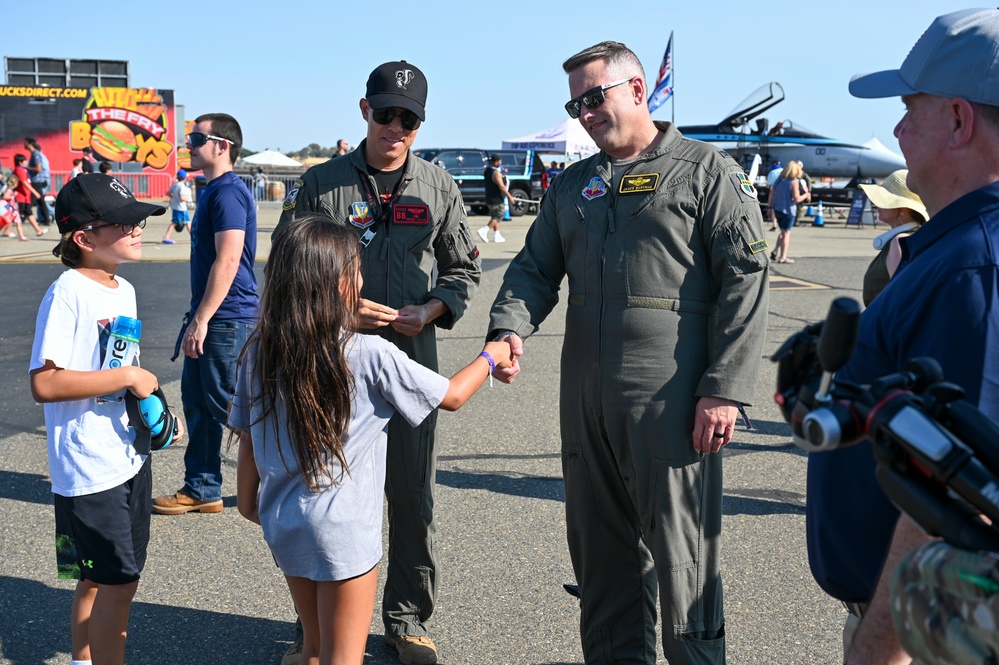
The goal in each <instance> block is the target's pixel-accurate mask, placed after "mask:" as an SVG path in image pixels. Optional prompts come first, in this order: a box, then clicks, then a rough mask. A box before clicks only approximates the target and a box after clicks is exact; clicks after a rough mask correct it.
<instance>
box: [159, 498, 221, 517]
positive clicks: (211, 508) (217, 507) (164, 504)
mask: <svg viewBox="0 0 999 665" xmlns="http://www.w3.org/2000/svg"><path fill="white" fill-rule="evenodd" d="M153 512H155V513H159V514H160V515H179V514H181V513H193V512H199V513H221V512H222V499H219V500H217V501H198V500H197V499H192V498H191V497H189V496H187V495H186V494H184V493H183V492H177V493H176V494H174V495H172V496H158V497H156V498H155V499H153Z"/></svg>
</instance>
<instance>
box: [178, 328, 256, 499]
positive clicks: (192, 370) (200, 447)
mask: <svg viewBox="0 0 999 665" xmlns="http://www.w3.org/2000/svg"><path fill="white" fill-rule="evenodd" d="M251 332H253V325H252V324H250V323H239V322H237V321H212V322H210V323H209V324H208V335H207V337H206V338H205V343H204V349H205V352H204V354H202V355H201V356H200V357H199V358H196V359H195V358H188V357H186V356H185V357H184V373H183V376H182V377H181V380H180V394H181V401H182V402H183V403H184V417H185V418H186V419H187V434H188V437H189V442H188V444H187V450H186V451H185V452H184V489H183V490H181V491H183V492H184V494H186V495H188V496H189V497H191V498H192V499H197V500H198V501H218V500H219V499H221V498H222V427H223V425H225V422H226V416H227V414H228V411H229V401H230V400H231V399H232V394H233V391H234V390H235V386H236V360H237V359H238V358H239V353H240V351H242V350H243V345H244V344H246V338H247V337H249V336H250V333H251Z"/></svg>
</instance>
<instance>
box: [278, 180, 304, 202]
mask: <svg viewBox="0 0 999 665" xmlns="http://www.w3.org/2000/svg"><path fill="white" fill-rule="evenodd" d="M304 184H305V181H304V180H302V179H301V178H296V179H295V184H294V185H292V186H291V191H289V192H288V196H286V197H284V204H283V205H282V206H281V208H282V210H294V209H295V205H296V204H297V203H298V190H300V189H301V188H302V185H304Z"/></svg>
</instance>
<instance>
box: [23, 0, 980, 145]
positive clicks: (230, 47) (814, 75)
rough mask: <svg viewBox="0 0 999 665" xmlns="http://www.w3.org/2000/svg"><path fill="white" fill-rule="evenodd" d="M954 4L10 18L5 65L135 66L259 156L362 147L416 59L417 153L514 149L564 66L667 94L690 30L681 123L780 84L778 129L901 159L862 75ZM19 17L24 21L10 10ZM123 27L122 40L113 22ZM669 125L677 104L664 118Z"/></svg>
mask: <svg viewBox="0 0 999 665" xmlns="http://www.w3.org/2000/svg"><path fill="white" fill-rule="evenodd" d="M967 6H969V5H966V4H963V3H958V2H952V1H950V0H933V1H930V0H913V1H911V2H908V3H905V4H904V5H903V4H902V3H900V2H883V1H882V0H867V1H864V2H861V1H854V0H844V1H840V2H836V1H831V2H807V1H804V2H800V1H799V2H780V3H778V2H769V3H746V2H743V3H733V2H715V1H713V0H705V1H702V2H688V1H684V2H676V1H663V0H651V1H649V2H608V1H606V0H604V1H602V2H597V1H591V0H581V1H578V2H572V3H561V2H551V1H549V2H544V1H542V2H538V1H537V0H534V1H532V2H525V1H521V0H510V1H505V2H504V1H503V0H500V1H498V2H495V1H492V2H485V1H476V2H458V1H456V2H440V1H437V0H428V1H426V2H415V1H410V2H399V1H398V0H381V1H378V0H376V1H362V2H346V1H344V0H334V1H333V2H322V3H319V2H315V3H314V2H275V1H273V0H272V1H269V2H261V1H259V0H246V1H243V2H215V3H208V2H202V3H182V4H170V3H146V2H135V3H128V4H127V5H123V4H113V5H111V4H96V5H95V4H87V3H79V2H66V1H64V0H57V1H55V2H52V1H51V0H50V2H48V3H44V5H43V9H42V10H41V11H42V14H43V15H40V14H39V11H40V10H39V8H38V7H34V6H32V5H31V4H30V3H24V2H17V3H14V4H13V5H11V7H9V8H8V10H7V14H6V18H7V21H6V24H7V25H8V26H9V27H11V26H19V27H17V28H12V29H8V30H6V31H5V34H4V38H3V50H4V55H7V56H14V57H58V58H61V57H66V58H107V59H124V60H129V61H130V63H131V64H130V68H131V70H130V71H131V81H132V85H133V86H140V87H141V86H145V87H157V88H164V89H173V90H175V91H176V100H177V103H179V104H183V105H184V106H185V108H186V114H187V117H188V118H193V117H195V116H196V115H198V114H200V113H206V112H214V111H224V112H228V113H231V114H232V115H234V116H235V117H236V118H237V119H238V120H239V121H240V123H241V125H242V127H243V135H244V142H245V144H246V147H248V148H250V149H252V150H263V149H264V148H272V149H280V150H283V151H286V152H287V151H291V150H297V149H298V148H301V147H302V146H304V145H307V144H309V143H319V144H321V145H324V146H328V145H333V144H334V142H335V141H336V140H337V139H338V138H346V139H347V140H348V141H350V143H351V145H356V144H357V143H358V142H359V141H360V140H361V139H362V138H363V137H364V131H365V128H364V124H363V122H362V120H361V116H360V111H358V108H357V101H358V99H359V98H360V97H361V96H363V94H364V83H365V81H366V80H367V76H368V73H369V72H370V71H371V70H372V69H373V68H374V67H375V66H377V65H378V64H380V63H382V62H385V61H388V60H397V59H405V60H408V61H409V62H412V63H413V64H415V65H417V66H418V67H420V68H421V69H422V70H423V71H424V73H425V74H426V75H427V78H428V79H429V98H428V102H427V122H426V123H425V124H424V125H423V127H422V128H421V129H420V134H419V137H418V138H417V142H416V147H434V146H452V147H481V148H492V147H499V145H500V142H501V141H502V140H503V139H505V138H506V139H509V138H514V137H518V136H523V135H525V134H529V133H531V132H534V131H537V130H540V129H544V128H546V127H548V126H550V125H553V124H555V123H557V122H559V121H561V119H562V118H563V117H564V115H565V111H564V109H563V108H562V105H563V104H564V103H565V101H566V99H567V98H568V96H569V95H568V89H567V85H566V77H565V74H563V72H562V68H561V63H562V61H563V60H564V59H565V58H566V57H568V56H570V55H572V54H573V53H575V52H577V51H579V50H581V49H583V48H586V47H587V46H590V45H592V44H594V43H596V42H599V41H602V40H605V39H613V40H617V41H622V42H624V43H626V44H627V45H628V46H630V47H631V48H632V50H634V51H635V52H636V53H637V54H638V57H639V58H640V59H641V60H642V63H643V64H644V65H645V70H646V74H647V76H648V77H649V78H650V79H652V81H653V83H654V80H655V77H656V74H657V72H658V68H659V62H660V60H661V59H662V55H663V51H664V50H665V48H666V42H667V40H668V38H669V33H670V31H671V30H672V31H674V33H675V38H674V65H675V74H674V76H675V87H676V93H675V119H676V122H677V124H679V125H684V124H701V123H707V122H715V121H718V120H721V119H722V118H723V117H724V116H725V115H727V114H728V112H729V111H731V110H733V107H734V106H735V105H736V104H737V103H738V102H739V101H741V100H742V99H743V98H744V97H746V96H747V95H749V94H750V93H751V92H752V91H753V90H755V89H756V88H757V87H759V86H761V85H763V84H764V83H767V82H769V81H779V82H780V83H781V84H782V85H783V87H784V90H785V93H786V97H787V99H786V100H785V101H784V102H782V103H781V104H780V105H778V106H777V107H775V108H774V109H772V110H771V111H769V112H768V113H767V114H766V115H767V117H769V118H770V119H771V124H773V123H774V122H776V121H777V120H781V119H785V118H790V119H791V120H793V121H794V122H795V123H800V124H802V125H804V126H806V127H808V128H809V129H811V130H813V131H816V132H818V133H820V134H825V135H827V136H832V137H836V138H842V139H847V140H852V141H857V142H863V141H866V140H867V139H869V138H870V137H871V136H872V135H873V136H877V138H878V139H880V140H881V141H882V142H883V143H884V144H885V145H887V146H888V147H889V148H891V149H892V150H896V151H897V150H898V143H897V141H895V138H894V137H893V136H892V129H893V128H894V126H895V123H896V122H897V121H898V119H899V118H900V117H901V115H902V104H901V102H900V101H899V100H898V99H897V98H896V99H884V100H859V99H854V98H853V97H851V96H850V95H849V93H848V92H847V83H848V81H849V79H850V76H851V75H853V74H855V73H859V72H869V71H877V70H881V69H892V68H897V67H898V66H899V65H901V63H902V61H903V60H904V59H905V56H906V55H907V53H908V52H909V49H910V48H911V47H912V45H913V44H914V43H915V42H916V39H918V37H919V36H920V35H921V34H922V32H923V31H924V30H925V29H926V27H927V26H929V24H930V23H931V21H932V20H933V18H934V17H935V16H937V15H939V14H943V13H947V12H950V11H955V10H958V9H962V8H964V7H967ZM12 12H13V13H12ZM115 23H117V25H116V27H114V28H112V27H111V25H112V24H115ZM654 115H655V117H657V118H661V119H666V120H668V119H670V104H669V103H668V102H667V104H665V105H664V106H663V107H661V108H660V109H659V110H658V111H656V113H655V114H654Z"/></svg>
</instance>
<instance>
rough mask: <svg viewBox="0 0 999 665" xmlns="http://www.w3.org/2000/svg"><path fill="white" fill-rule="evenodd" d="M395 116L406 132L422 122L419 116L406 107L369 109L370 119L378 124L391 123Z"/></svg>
mask: <svg viewBox="0 0 999 665" xmlns="http://www.w3.org/2000/svg"><path fill="white" fill-rule="evenodd" d="M396 118H399V122H400V123H401V124H402V128H403V129H405V130H406V131H407V132H411V131H413V130H414V129H416V128H418V127H419V126H420V123H421V122H423V121H422V120H420V116H418V115H416V114H415V113H413V112H412V111H407V110H406V109H399V110H396V109H393V108H387V109H371V119H372V120H374V121H375V122H377V123H378V124H379V125H391V124H392V121H393V120H395V119H396Z"/></svg>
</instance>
